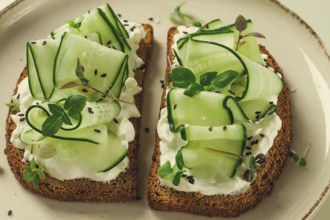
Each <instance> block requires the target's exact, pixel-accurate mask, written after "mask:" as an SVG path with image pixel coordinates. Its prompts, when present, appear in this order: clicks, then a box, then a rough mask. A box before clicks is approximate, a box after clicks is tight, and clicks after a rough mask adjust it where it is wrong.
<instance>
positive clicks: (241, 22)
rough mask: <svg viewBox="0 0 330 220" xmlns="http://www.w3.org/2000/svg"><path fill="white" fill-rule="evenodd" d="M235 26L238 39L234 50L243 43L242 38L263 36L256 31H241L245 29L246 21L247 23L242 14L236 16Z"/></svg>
mask: <svg viewBox="0 0 330 220" xmlns="http://www.w3.org/2000/svg"><path fill="white" fill-rule="evenodd" d="M235 27H236V29H237V31H238V39H237V42H236V47H235V50H239V48H240V47H241V46H242V45H243V44H244V43H245V41H242V40H243V39H244V38H246V37H257V38H265V36H264V35H263V34H261V33H258V32H250V33H247V34H243V31H245V30H246V29H247V27H248V23H247V20H246V19H245V18H244V17H243V16H242V15H239V16H238V17H237V18H236V21H235Z"/></svg>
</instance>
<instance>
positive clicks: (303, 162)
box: [298, 158, 307, 167]
mask: <svg viewBox="0 0 330 220" xmlns="http://www.w3.org/2000/svg"><path fill="white" fill-rule="evenodd" d="M298 164H299V165H300V166H302V167H306V166H307V161H306V159H305V158H300V161H299V163H298Z"/></svg>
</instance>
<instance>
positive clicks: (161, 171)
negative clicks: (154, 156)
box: [157, 161, 173, 178]
mask: <svg viewBox="0 0 330 220" xmlns="http://www.w3.org/2000/svg"><path fill="white" fill-rule="evenodd" d="M172 171H173V169H172V167H171V163H170V161H166V162H165V163H164V164H163V165H161V166H160V167H159V168H158V170H157V174H158V176H159V177H160V178H165V177H166V176H167V175H169V174H171V173H172Z"/></svg>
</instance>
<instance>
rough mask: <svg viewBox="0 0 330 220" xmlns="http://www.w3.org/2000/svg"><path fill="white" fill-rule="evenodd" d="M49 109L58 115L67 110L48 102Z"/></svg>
mask: <svg viewBox="0 0 330 220" xmlns="http://www.w3.org/2000/svg"><path fill="white" fill-rule="evenodd" d="M48 108H49V111H50V112H51V113H52V114H53V115H56V116H62V115H63V114H64V113H65V112H64V110H63V108H62V107H61V106H58V105H55V104H48Z"/></svg>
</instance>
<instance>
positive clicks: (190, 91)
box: [183, 83, 203, 97]
mask: <svg viewBox="0 0 330 220" xmlns="http://www.w3.org/2000/svg"><path fill="white" fill-rule="evenodd" d="M201 91H203V87H202V86H201V85H200V84H198V83H192V84H190V85H189V86H188V87H187V88H186V89H185V90H184V91H183V94H184V95H186V96H189V97H193V96H194V95H196V94H198V93H199V92H201Z"/></svg>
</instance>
